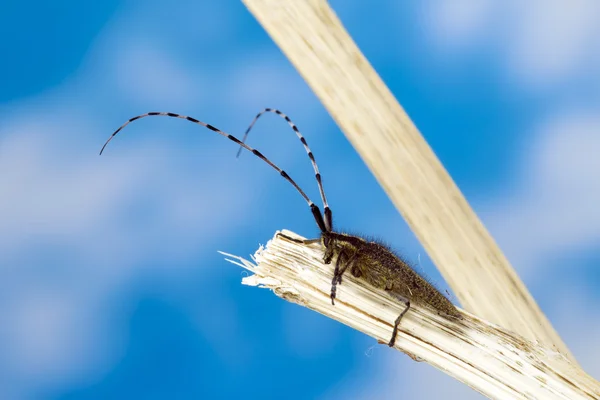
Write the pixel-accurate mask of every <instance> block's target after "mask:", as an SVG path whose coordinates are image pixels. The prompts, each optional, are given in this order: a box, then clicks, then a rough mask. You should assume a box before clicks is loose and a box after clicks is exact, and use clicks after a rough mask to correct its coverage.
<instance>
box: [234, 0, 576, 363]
mask: <svg viewBox="0 0 600 400" xmlns="http://www.w3.org/2000/svg"><path fill="white" fill-rule="evenodd" d="M243 2H244V4H246V6H247V7H248V8H249V9H250V11H251V12H252V13H253V14H254V16H255V17H256V19H258V21H259V22H260V23H261V24H262V26H263V27H264V28H265V29H266V31H267V32H268V33H269V35H271V37H272V38H273V40H274V41H275V42H276V43H277V44H278V45H279V47H280V48H281V50H282V51H283V52H284V53H285V54H286V56H287V57H288V58H289V59H290V60H291V62H292V63H293V64H294V66H295V67H296V68H297V69H298V71H299V72H300V74H302V76H303V77H304V79H305V80H306V82H307V83H308V84H309V85H310V87H311V88H312V89H313V91H314V92H315V93H316V94H317V96H318V97H319V98H320V100H321V101H322V103H323V104H324V105H325V107H326V108H327V110H328V111H329V113H330V114H331V115H332V116H333V118H334V119H335V120H336V121H337V123H338V125H339V126H340V128H341V129H342V131H343V132H344V133H345V134H346V136H347V138H348V139H349V140H350V142H351V143H352V144H353V145H354V147H355V149H356V150H357V151H358V153H359V154H360V155H361V157H362V158H363V160H364V161H365V163H366V164H367V165H368V167H369V168H370V169H371V171H372V172H373V174H374V175H375V177H376V178H377V180H378V181H379V183H380V184H381V185H382V187H383V188H384V189H385V191H386V193H387V194H388V196H389V197H390V199H391V200H392V201H393V202H394V204H395V205H396V207H397V208H398V210H400V212H401V213H402V215H403V216H404V218H405V219H406V221H407V222H408V224H409V225H410V227H411V229H412V230H413V232H414V233H415V234H416V236H417V237H418V238H419V240H420V241H421V243H422V244H423V246H424V247H425V249H426V250H427V253H428V254H429V256H430V257H431V259H432V260H433V262H434V263H435V265H436V266H437V267H438V268H439V270H440V271H441V273H442V275H443V276H444V278H445V279H446V280H447V282H448V284H449V285H450V287H451V288H452V290H453V291H454V293H455V294H456V296H457V298H458V299H459V301H460V302H461V304H462V305H463V306H464V308H466V309H467V310H469V311H471V312H472V313H474V314H476V315H479V316H481V317H483V318H486V319H487V320H489V321H493V322H494V323H497V324H499V325H501V326H503V327H505V328H508V329H510V330H512V331H515V332H518V333H519V334H521V335H523V336H524V337H526V338H528V339H532V340H533V339H536V340H540V341H542V342H544V343H546V344H548V345H550V346H554V348H555V349H557V350H559V351H561V352H562V353H563V354H565V355H567V356H568V357H570V358H571V359H572V360H573V361H574V358H573V357H572V355H571V354H570V352H569V350H568V348H567V346H566V345H565V344H564V343H563V342H562V340H561V338H560V337H559V335H558V334H557V333H556V331H555V330H554V328H553V327H552V325H551V324H550V322H549V321H548V320H547V319H546V317H545V316H544V314H543V313H542V311H541V310H540V308H539V307H538V305H537V303H536V302H535V300H534V299H533V297H532V296H531V295H530V293H529V291H528V290H527V288H526V287H525V285H524V284H523V282H522V281H521V280H520V279H519V277H518V276H517V274H516V273H515V271H514V270H513V268H512V267H511V265H510V263H509V262H508V260H507V259H506V258H505V257H504V255H503V254H502V252H501V251H500V249H499V248H498V246H497V245H496V243H495V242H494V240H493V238H492V237H491V236H490V234H489V233H488V231H487V230H486V229H485V227H484V226H483V225H482V223H481V222H480V221H479V219H478V218H477V216H476V215H475V213H474V212H473V210H472V209H471V208H470V207H469V204H468V203H467V201H466V200H465V198H464V197H463V195H462V193H461V192H460V190H459V189H458V188H457V187H456V185H455V184H454V182H453V181H452V178H451V177H450V176H449V175H448V173H447V172H446V170H445V169H444V167H443V166H442V165H441V164H440V162H439V160H438V159H437V157H436V156H435V154H434V153H433V151H432V150H431V148H430V147H429V145H428V144H427V142H426V141H425V139H424V138H423V137H422V136H421V134H420V133H419V131H418V130H417V128H416V127H415V126H414V124H413V123H412V121H411V120H410V118H409V117H408V116H407V115H406V113H405V112H404V110H403V109H402V107H401V106H400V105H399V104H398V102H397V101H396V99H395V98H394V96H393V95H392V94H391V93H390V91H389V90H388V88H387V87H386V86H385V84H384V83H383V82H382V81H381V79H380V78H379V76H378V75H377V73H376V72H375V71H374V70H373V68H372V67H371V65H370V64H369V62H368V61H367V60H366V59H365V57H364V56H363V55H362V53H361V52H360V50H359V49H358V48H357V47H356V44H355V43H354V42H353V41H352V39H351V38H350V36H349V35H348V33H347V32H346V30H345V29H344V27H343V26H342V24H341V22H340V21H339V19H338V18H337V17H336V15H335V14H334V12H333V11H332V10H331V8H330V7H329V6H328V4H327V2H326V1H323V0H243ZM369 23H371V24H376V23H377V22H376V21H370V22H369ZM395 40H396V41H397V42H396V43H395V44H394V46H391V47H390V49H393V48H394V47H395V46H397V45H402V43H401V38H395ZM357 207H358V205H357ZM333 210H334V211H335V205H333ZM515 234H518V232H516V233H515Z"/></svg>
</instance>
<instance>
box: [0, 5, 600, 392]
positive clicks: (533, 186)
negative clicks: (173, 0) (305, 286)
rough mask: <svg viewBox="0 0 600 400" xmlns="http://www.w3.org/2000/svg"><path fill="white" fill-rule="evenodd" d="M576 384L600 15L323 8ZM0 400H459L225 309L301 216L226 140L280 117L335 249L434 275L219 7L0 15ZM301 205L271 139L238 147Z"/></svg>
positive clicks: (560, 9) (243, 13) (317, 338)
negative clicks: (251, 263)
mask: <svg viewBox="0 0 600 400" xmlns="http://www.w3.org/2000/svg"><path fill="white" fill-rule="evenodd" d="M331 4H332V6H333V7H334V9H335V10H336V12H337V13H338V15H339V17H340V18H341V19H342V21H343V22H344V24H345V26H346V27H347V29H348V30H349V32H350V33H351V34H352V36H353V37H354V39H355V40H356V42H357V43H358V44H359V46H360V47H361V49H362V50H363V52H364V53H365V55H366V56H367V57H368V58H369V60H370V61H371V63H372V64H373V65H374V67H375V68H376V69H377V71H378V72H379V73H380V75H381V76H382V78H383V79H384V81H385V82H386V83H387V84H388V85H389V87H390V89H391V90H392V92H393V93H394V94H395V95H396V97H397V98H398V100H399V101H400V103H401V104H402V105H403V106H404V107H405V109H406V110H407V112H408V113H409V115H410V116H411V118H412V119H413V120H414V121H415V123H416V125H417V126H418V127H419V129H420V130H421V131H422V133H423V135H424V136H425V137H426V139H427V140H428V142H429V143H430V145H431V146H432V148H433V149H434V151H435V152H436V154H437V155H438V157H439V158H440V159H441V161H442V162H443V164H444V165H445V167H446V168H447V169H448V171H449V172H450V174H451V175H452V176H453V178H454V179H455V181H456V183H457V184H458V185H459V187H460V188H461V190H463V192H464V194H465V195H466V197H467V198H468V200H469V201H470V203H471V205H472V206H473V208H474V209H475V210H476V212H477V213H478V215H479V216H480V217H481V218H482V220H483V221H484V223H485V224H486V226H487V227H488V229H489V230H490V231H491V232H492V234H493V235H494V237H495V238H496V240H497V241H498V243H499V244H500V246H501V248H502V249H503V250H504V252H505V253H506V255H507V256H508V258H509V259H510V260H511V262H512V263H513V265H514V266H515V268H516V269H517V271H518V272H519V274H520V276H521V277H522V278H523V279H524V280H525V282H526V283H527V285H528V287H529V288H530V290H531V292H532V293H533V295H534V296H535V298H536V299H537V301H538V302H539V304H540V306H541V307H542V309H543V310H544V311H545V312H546V314H547V315H548V317H549V318H550V320H551V321H552V323H553V324H554V326H555V327H556V329H557V330H558V331H559V333H560V334H561V336H562V337H563V339H564V340H565V341H566V343H567V345H568V346H569V347H570V348H571V350H572V351H573V353H574V354H575V356H576V357H577V359H578V361H579V362H580V363H581V364H582V365H583V366H584V368H585V369H586V370H587V372H588V373H590V374H591V375H592V376H595V377H598V376H600V363H599V362H598V359H600V348H598V346H596V345H595V343H596V342H597V341H596V333H597V332H598V331H599V329H600V322H599V321H600V318H598V317H599V311H598V310H599V309H600V307H599V305H600V296H599V295H598V293H599V291H598V288H599V287H600V274H599V273H598V268H597V266H598V262H599V260H600V251H599V250H598V249H599V247H598V245H597V243H599V241H600V213H598V211H597V205H598V204H599V203H600V179H599V177H600V159H599V158H598V154H599V153H600V133H599V132H600V87H599V84H598V82H600V79H599V78H600V76H598V71H600V68H599V67H600V39H598V38H600V35H599V33H600V32H599V30H600V28H599V27H600V5H598V4H597V3H596V2H594V1H592V0H578V1H576V2H572V3H569V5H568V6H567V5H566V3H564V2H551V3H548V2H546V1H545V2H542V1H539V0H536V1H531V2H527V4H524V3H522V2H517V1H508V2H502V3H501V2H493V1H489V0H484V1H475V0H460V1H455V2H452V3H450V2H442V1H437V0H427V1H423V2H418V4H417V3H414V4H412V3H411V5H400V3H398V4H395V3H394V2H382V1H376V2H374V3H369V5H366V3H364V2H358V1H341V0H336V1H332V2H331ZM0 33H1V34H2V35H3V37H4V38H5V40H3V41H2V43H1V44H0V52H1V54H3V55H4V57H3V58H4V62H2V63H0V72H1V73H0V76H2V82H1V84H0V88H1V89H0V118H1V121H2V122H1V123H0V188H1V189H0V190H2V196H0V220H1V221H2V223H1V224H0V354H2V357H0V398H2V399H73V400H75V399H77V400H78V399H105V398H131V397H132V396H133V397H134V398H145V399H158V398H181V399H187V398H227V397H233V396H245V397H248V398H275V397H278V396H279V395H280V394H281V393H282V391H285V392H287V393H290V394H291V395H290V397H291V398H324V399H338V398H339V399H342V398H372V397H373V396H377V397H378V398H384V399H385V398H397V397H398V396H399V395H400V394H403V395H405V394H406V395H409V396H410V397H415V398H433V397H439V396H441V395H444V396H445V397H448V395H451V396H452V395H456V396H462V398H479V395H478V394H476V393H474V392H472V391H471V390H470V389H468V388H466V387H464V386H463V385H461V384H459V383H457V382H455V381H453V380H452V379H450V378H449V377H447V376H446V375H444V374H443V373H441V372H439V371H436V370H435V369H433V368H432V367H430V366H428V365H426V364H423V363H415V362H413V361H412V360H411V359H410V358H408V357H405V356H403V355H402V354H400V353H398V352H394V351H390V350H389V349H387V348H385V347H384V346H378V345H376V343H375V341H374V340H372V339H370V338H368V337H365V336H364V335H362V334H360V333H358V332H355V331H352V330H351V329H349V328H346V327H344V326H342V325H340V324H338V323H337V322H334V321H331V320H328V319H326V318H324V317H322V316H320V315H317V314H315V313H312V312H309V311H307V310H305V309H302V308H300V307H298V306H295V305H292V304H287V303H285V302H283V301H281V300H279V299H277V298H276V297H275V296H273V295H272V294H270V293H268V292H267V291H265V290H257V289H253V288H248V287H244V286H242V285H241V284H240V281H241V279H242V277H243V274H242V271H241V270H239V269H236V268H235V267H234V266H232V265H230V264H228V263H226V262H225V261H224V260H223V257H222V256H221V255H220V254H218V253H217V250H223V251H227V252H230V253H234V254H239V255H243V256H246V255H248V254H252V253H253V252H254V251H255V250H256V248H257V247H258V245H259V244H260V243H265V242H266V241H267V240H268V239H269V238H271V236H272V235H273V233H274V232H275V231H276V230H277V229H282V228H287V229H291V230H294V231H296V232H298V233H300V234H303V235H304V236H308V237H312V236H315V235H316V234H317V229H316V226H315V224H314V221H313V220H312V218H311V215H310V212H309V211H308V209H307V208H306V205H305V203H304V201H303V200H302V198H301V197H300V196H298V194H297V193H296V192H295V191H294V190H293V188H291V187H290V186H289V185H287V184H286V183H285V181H283V180H282V179H281V178H280V177H278V176H277V174H276V173H274V172H273V171H272V170H271V169H270V168H269V167H268V166H266V165H264V164H263V163H261V162H260V161H258V160H256V159H254V158H253V157H252V156H251V155H249V154H247V153H245V154H243V155H242V157H241V158H240V159H239V160H236V159H235V153H236V151H237V149H236V147H235V146H234V145H233V144H232V143H230V142H228V141H226V140H225V139H223V138H221V137H219V136H218V135H215V134H213V133H211V132H210V131H207V130H203V129H200V128H198V127H197V126H194V125H193V124H189V123H186V122H184V121H177V120H171V119H167V118H147V119H144V120H141V121H138V122H136V123H135V124H132V125H131V126H130V127H128V128H127V130H125V131H124V132H123V133H122V134H121V135H120V136H119V137H117V138H116V139H115V140H114V141H113V142H112V143H111V144H110V147H109V148H108V149H107V152H106V153H105V155H103V156H102V157H98V155H97V153H98V151H99V149H100V147H101V146H102V144H103V143H104V141H105V140H106V138H107V137H108V136H109V135H110V133H111V132H112V131H113V130H114V129H115V128H116V127H118V126H119V125H120V124H121V123H123V122H124V121H126V120H127V119H128V118H130V117H132V116H134V115H137V114H140V113H144V112H147V111H154V110H160V111H172V112H179V113H184V114H188V115H191V116H194V117H196V118H198V119H200V120H203V121H205V122H208V123H211V124H213V125H215V126H217V127H219V128H221V129H223V130H225V131H228V132H230V133H233V134H238V135H241V134H242V133H243V132H244V130H245V128H246V126H247V124H248V123H249V122H250V121H251V119H252V118H253V117H254V115H255V114H256V112H258V111H259V110H261V109H262V108H264V107H276V108H280V109H281V110H283V111H284V112H286V113H287V114H288V115H290V116H291V118H292V119H293V120H294V121H295V122H296V123H297V124H298V126H299V127H300V129H301V131H302V132H303V133H304V135H305V136H306V137H307V139H308V141H309V143H310V145H311V147H312V149H313V151H314V153H315V155H316V158H317V161H318V162H319V167H320V169H321V172H322V174H323V180H324V185H325V190H326V191H327V195H328V200H329V202H330V204H331V206H332V209H333V212H334V219H335V222H336V226H337V227H338V228H341V229H348V230H351V231H354V232H362V233H364V234H370V235H376V236H380V237H382V238H385V240H387V241H388V242H390V243H392V244H393V246H394V248H395V249H397V250H398V251H400V252H402V253H403V254H405V255H406V257H407V258H409V259H412V260H414V261H416V260H420V264H421V267H422V268H423V270H424V271H425V272H426V273H427V274H428V275H430V276H431V277H432V278H433V279H434V280H435V281H437V282H439V284H440V285H441V286H442V287H446V286H445V285H444V283H443V281H442V280H441V277H440V275H439V273H438V272H437V271H436V270H435V268H434V267H433V266H432V264H431V262H430V260H429V259H428V258H427V257H426V254H425V253H424V251H423V249H422V248H421V247H420V246H419V244H418V242H417V241H416V239H415V238H414V236H413V235H412V233H411V232H410V230H409V229H408V227H407V226H406V224H405V223H404V221H403V220H402V219H401V217H400V216H399V214H398V213H397V211H396V210H395V209H394V207H393V206H392V205H391V203H390V201H389V200H388V199H387V197H386V196H385V194H384V193H383V191H382V190H381V188H380V187H379V186H378V184H377V182H376V181H375V179H374V178H373V176H372V175H371V174H370V172H369V171H368V170H367V168H366V167H365V165H364V164H363V163H362V161H361V160H360V158H359V157H358V155H357V154H356V153H355V152H354V150H353V149H352V147H351V146H350V145H349V143H348V142H347V140H346V139H345V137H344V135H343V134H342V133H341V132H340V131H339V130H338V129H337V127H336V125H335V124H334V123H333V121H332V119H331V118H330V117H329V115H328V114H327V112H326V111H325V110H324V108H323V107H322V106H321V104H320V103H319V101H318V100H317V99H316V97H315V96H314V95H313V94H312V92H311V91H310V89H309V88H308V87H307V85H306V84H305V83H304V81H303V80H302V79H301V77H300V76H299V75H298V74H297V72H296V71H295V70H294V68H293V67H292V66H291V65H290V63H289V62H288V61H287V60H286V58H285V57H284V56H283V55H282V53H281V52H280V51H279V49H278V48H277V47H276V46H275V45H274V44H273V43H272V42H271V40H270V39H269V37H268V36H267V35H266V33H265V32H264V31H263V30H262V28H261V27H260V26H259V25H258V23H257V22H256V21H255V20H254V19H253V17H252V16H251V15H250V13H249V12H248V11H247V10H246V9H245V7H244V6H243V5H242V4H241V2H209V1H195V2H193V1H182V2H179V3H177V4H176V5H174V4H169V5H168V6H167V5H166V4H165V3H160V2H156V1H152V0H151V1H149V2H144V3H140V2H124V1H106V2H102V3H98V4H95V3H94V4H92V3H79V2H73V1H68V0H65V1H59V2H53V3H52V5H51V6H50V5H47V4H45V3H42V2H34V3H27V4H25V3H19V4H17V2H12V3H11V4H5V5H3V12H2V13H0ZM249 143H250V144H251V145H252V146H255V147H256V148H258V149H260V150H261V151H262V152H263V153H264V154H265V155H267V156H269V157H271V158H273V160H274V161H275V162H276V163H278V164H280V165H281V166H282V167H283V168H284V169H285V170H286V171H288V172H289V173H290V175H291V176H292V177H293V178H294V179H296V180H297V181H298V183H299V184H300V185H301V186H302V187H303V188H305V190H306V191H307V192H308V193H309V196H311V197H312V198H313V199H314V200H315V201H317V200H318V191H317V189H316V185H315V183H314V178H313V174H312V169H311V166H310V163H309V161H308V159H307V158H306V154H305V153H304V150H303V149H302V146H301V145H300V144H299V143H298V141H297V139H296V137H295V135H293V134H292V132H291V131H290V130H289V128H288V127H287V125H286V124H285V123H284V122H283V121H281V120H279V119H278V118H276V117H275V116H271V115H267V116H265V117H264V119H263V120H261V121H260V122H259V123H258V124H257V126H256V128H255V131H254V132H253V133H252V136H251V137H250V139H249Z"/></svg>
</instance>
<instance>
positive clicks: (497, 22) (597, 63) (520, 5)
mask: <svg viewBox="0 0 600 400" xmlns="http://www.w3.org/2000/svg"><path fill="white" fill-rule="evenodd" d="M423 12H424V22H425V25H426V34H427V35H428V37H429V39H430V40H431V41H432V43H434V44H437V47H438V49H439V50H440V51H441V53H442V54H444V53H447V51H448V49H449V50H451V51H452V50H454V51H457V50H460V51H465V50H467V49H469V50H471V51H477V52H480V53H483V54H486V55H488V54H493V55H498V56H499V59H498V60H499V65H503V66H504V67H505V68H506V72H507V74H508V75H510V76H512V77H513V78H514V80H515V82H516V83H518V84H520V85H523V86H524V87H529V88H532V89H540V88H543V87H547V86H551V85H555V84H562V83H565V82H572V81H573V80H578V79H580V78H581V74H582V73H587V74H591V75H593V76H594V78H593V79H596V78H597V76H598V75H597V70H598V68H599V67H600V57H599V55H600V41H599V40H598V38H599V37H600V36H599V35H600V4H599V3H598V2H596V1H594V0H576V1H572V2H564V1H560V0H552V1H542V0H535V1H528V2H521V1H514V0H513V1H507V2H501V3H500V2H496V3H494V2H490V1H482V2H477V1H471V0H461V1H459V2H458V3H456V2H445V1H437V0H432V1H430V2H427V3H425V6H424V9H423Z"/></svg>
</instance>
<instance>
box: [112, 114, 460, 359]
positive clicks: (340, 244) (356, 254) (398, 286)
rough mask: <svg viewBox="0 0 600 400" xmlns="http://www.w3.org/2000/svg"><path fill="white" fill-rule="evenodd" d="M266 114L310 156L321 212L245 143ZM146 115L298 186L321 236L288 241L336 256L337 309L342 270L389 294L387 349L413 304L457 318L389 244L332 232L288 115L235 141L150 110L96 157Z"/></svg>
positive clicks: (326, 259)
mask: <svg viewBox="0 0 600 400" xmlns="http://www.w3.org/2000/svg"><path fill="white" fill-rule="evenodd" d="M266 112H272V113H275V114H277V115H279V116H280V117H282V118H283V119H285V120H286V121H287V123H288V124H289V125H290V127H291V128H292V130H293V131H294V132H296V135H297V136H298V138H299V139H300V142H302V145H303V146H304V149H305V150H306V153H307V154H308V158H310V161H311V163H312V166H313V169H314V171H315V178H316V180H317V185H318V187H319V192H320V194H321V199H322V200H323V213H321V210H320V209H319V207H318V206H317V205H315V204H314V203H313V202H312V201H311V200H310V199H309V198H308V196H307V195H306V194H305V193H304V191H303V190H302V189H301V188H300V187H299V186H298V184H296V182H295V181H294V180H293V179H292V178H291V177H290V176H289V175H288V174H287V173H286V172H285V171H284V170H282V169H281V168H279V167H278V166H277V165H275V164H274V163H273V162H271V160H269V159H268V158H267V157H265V156H264V155H263V154H262V153H261V152H260V151H258V150H256V149H253V148H252V147H250V146H248V145H247V144H246V143H245V141H246V138H247V137H248V133H249V132H250V130H251V129H252V127H253V126H254V123H255V122H256V121H257V120H258V118H260V116H261V115H263V114H264V113H266ZM150 116H166V117H172V118H179V119H184V120H187V121H190V122H193V123H195V124H198V125H201V126H203V127H205V128H208V129H210V130H211V131H213V132H216V133H218V134H219V135H221V136H224V137H226V138H227V139H229V140H231V141H232V142H235V143H236V144H238V145H240V151H241V149H242V148H243V149H246V150H248V151H249V152H251V153H252V154H254V155H255V156H257V157H258V158H260V159H261V160H263V161H264V162H266V163H267V164H269V165H270V166H271V168H273V169H274V170H276V171H277V172H279V174H280V175H281V176H282V177H283V178H284V179H285V180H287V181H288V182H289V183H291V184H292V186H294V188H296V190H297V191H298V193H300V195H301V196H302V197H303V198H304V200H306V202H307V203H308V206H309V207H310V211H311V213H312V215H313V217H314V219H315V221H316V223H317V226H318V227H319V229H320V230H321V236H320V237H319V238H317V239H308V240H298V239H294V238H290V237H287V236H286V239H289V240H292V241H294V242H298V243H303V244H310V243H317V242H320V243H321V244H322V246H323V247H324V257H323V263H325V264H330V263H331V261H332V260H333V258H334V257H336V261H335V269H334V273H333V279H332V280H331V293H330V297H331V304H332V305H335V297H336V287H337V285H340V284H341V283H342V276H343V275H344V272H346V270H349V271H350V273H351V274H352V275H353V276H354V277H356V278H360V279H363V280H365V281H366V282H367V283H369V284H371V285H372V286H375V287H376V288H378V289H382V290H384V291H385V292H387V293H388V294H389V295H390V296H392V297H394V298H395V299H397V300H399V301H400V302H402V303H403V304H404V306H405V307H404V309H403V310H402V312H401V313H400V315H398V318H396V320H395V321H394V329H393V332H392V337H391V339H390V341H389V343H388V346H390V347H392V346H394V343H395V341H396V336H397V334H398V325H399V324H400V320H401V319H402V317H403V316H404V314H406V312H407V311H408V309H409V308H410V305H411V301H412V302H413V303H415V304H418V305H424V306H428V307H431V308H434V309H435V310H436V311H437V312H438V313H439V314H442V315H446V316H450V317H454V318H459V319H460V318H461V315H460V314H459V312H458V310H457V309H456V308H455V307H454V305H453V304H452V303H451V302H450V301H449V300H448V299H447V298H446V297H445V296H444V295H443V294H442V293H441V292H440V291H439V290H437V289H436V288H435V287H434V286H433V285H432V284H431V283H430V282H429V281H428V280H427V279H426V278H424V277H423V276H421V275H419V274H418V273H417V272H416V271H415V270H413V269H412V268H411V267H410V266H409V265H408V264H407V263H406V262H405V261H404V260H403V259H402V258H401V257H400V256H398V255H397V254H395V253H394V252H393V251H392V250H391V249H389V248H388V247H387V246H385V245H383V244H381V243H378V242H375V241H371V240H366V239H363V238H361V237H358V236H352V235H349V234H345V233H340V232H335V231H334V230H333V221H332V213H331V209H330V208H329V205H328V203H327V198H326V197H325V191H324V190H323V183H322V181H321V174H320V172H319V168H318V166H317V162H316V161H315V157H314V155H313V153H312V151H311V150H310V148H309V147H308V143H307V142H306V139H304V136H302V134H301V133H300V131H299V130H298V127H297V126H296V125H295V124H294V123H293V122H292V120H291V119H290V118H289V117H288V116H287V115H285V114H284V113H282V112H281V111H279V110H276V109H272V108H265V109H264V110H262V111H261V112H259V113H258V114H257V115H256V117H254V120H253V121H252V123H251V124H250V126H249V127H248V129H247V130H246V133H245V134H244V138H243V140H239V139H238V138H236V137H235V136H233V135H230V134H228V133H226V132H223V131H222V130H220V129H217V128H215V127H214V126H212V125H210V124H207V123H205V122H202V121H199V120H197V119H195V118H192V117H188V116H185V115H180V114H175V113H169V112H149V113H146V114H141V115H138V116H136V117H133V118H130V119H129V120H128V121H127V122H125V123H124V124H123V125H121V126H120V127H119V128H118V129H117V130H116V131H114V132H113V134H112V135H111V136H110V137H109V138H108V140H107V141H106V143H104V146H102V149H101V150H100V154H102V152H103V151H104V149H105V148H106V145H107V144H108V143H109V142H110V141H111V140H112V139H113V138H114V137H115V135H116V134H117V133H119V132H120V131H121V130H122V129H123V128H125V127H126V126H127V125H129V124H130V123H131V122H133V121H136V120H138V119H141V118H145V117H150ZM239 154H240V153H239V152H238V156H239ZM282 236H284V235H282Z"/></svg>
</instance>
